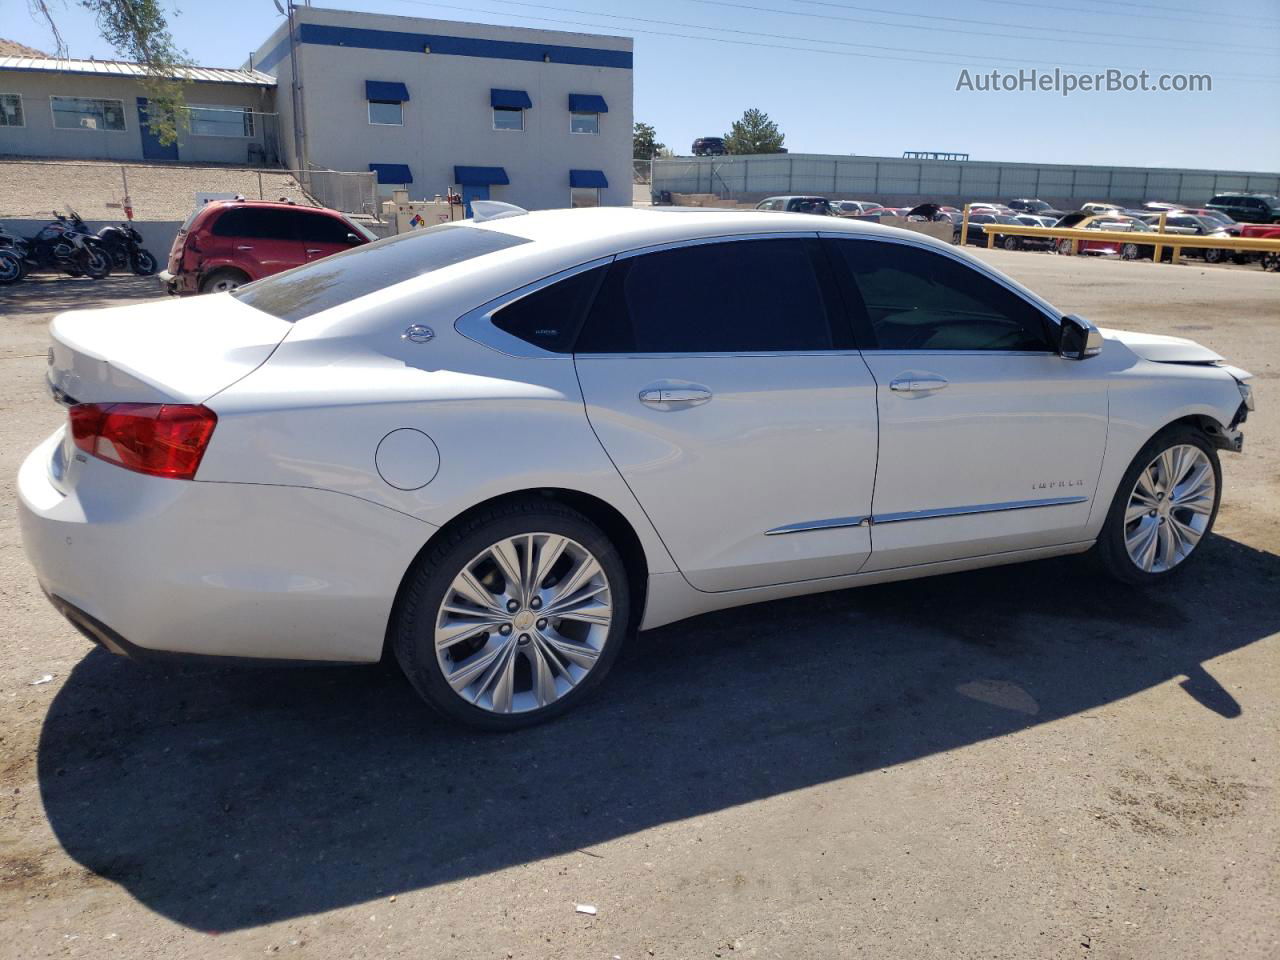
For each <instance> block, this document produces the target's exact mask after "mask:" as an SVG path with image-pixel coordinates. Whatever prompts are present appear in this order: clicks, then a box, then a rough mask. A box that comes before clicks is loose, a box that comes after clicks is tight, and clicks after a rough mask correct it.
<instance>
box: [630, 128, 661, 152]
mask: <svg viewBox="0 0 1280 960" xmlns="http://www.w3.org/2000/svg"><path fill="white" fill-rule="evenodd" d="M631 149H632V154H631V155H632V156H633V157H635V158H636V159H639V160H651V159H653V158H654V157H656V156H657V155H658V154H659V153H661V152H662V151H663V150H666V149H667V145H666V144H665V143H659V142H658V132H657V131H656V130H654V129H653V127H651V126H650V125H649V124H647V123H640V122H639V121H637V122H636V125H635V129H634V130H633V131H632V133H631Z"/></svg>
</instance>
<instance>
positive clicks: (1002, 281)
mask: <svg viewBox="0 0 1280 960" xmlns="http://www.w3.org/2000/svg"><path fill="white" fill-rule="evenodd" d="M818 236H819V237H821V238H822V239H824V240H827V239H829V240H865V241H868V242H871V243H896V244H900V245H901V246H904V247H914V248H916V249H917V250H927V251H929V252H930V253H936V254H938V255H939V256H943V257H949V258H950V259H952V260H954V261H955V262H956V263H959V264H962V265H963V266H966V267H968V268H969V269H970V270H973V271H976V272H977V273H980V274H982V276H984V277H986V278H987V279H988V280H992V281H994V282H995V283H998V284H999V285H1000V286H1002V287H1004V288H1005V289H1006V290H1008V291H1009V292H1010V293H1012V294H1013V295H1014V296H1017V297H1020V298H1022V299H1023V300H1025V301H1026V302H1027V303H1029V304H1030V305H1031V306H1033V307H1035V308H1036V309H1037V310H1039V311H1040V312H1041V313H1042V314H1044V315H1045V316H1046V317H1048V318H1049V320H1050V321H1051V322H1052V323H1053V325H1054V326H1055V327H1057V326H1061V325H1062V314H1060V313H1059V312H1058V311H1057V310H1056V309H1055V308H1054V307H1053V305H1052V304H1050V303H1049V302H1048V301H1046V300H1041V299H1040V298H1039V297H1038V296H1036V295H1035V294H1034V293H1032V292H1031V291H1030V290H1025V289H1023V288H1021V287H1018V286H1016V285H1014V283H1013V282H1012V281H1011V280H1008V279H1007V278H1005V277H1003V276H1001V275H1000V274H998V273H996V272H995V271H993V270H992V269H991V268H990V267H988V266H987V265H986V264H985V263H983V262H982V261H980V260H978V261H974V260H970V259H969V258H968V257H965V256H962V255H960V254H958V253H956V252H955V251H954V250H951V249H949V248H948V247H945V246H944V247H941V248H939V247H935V246H934V245H933V244H931V243H923V242H921V241H919V240H912V239H908V238H906V237H877V236H871V235H868V234H865V233H858V234H853V233H833V232H829V231H819V232H818ZM866 352H867V353H882V352H884V353H890V352H896V353H902V352H907V351H900V350H899V351H881V350H878V349H876V350H871V349H868V350H867V351H866ZM911 352H919V353H934V354H936V353H949V352H953V351H945V350H920V351H911ZM966 352H969V353H986V352H988V351H984V350H972V351H966ZM990 352H991V353H995V352H996V351H990ZM1004 352H1007V353H1014V354H1017V355H1019V356H1025V355H1027V354H1029V353H1037V354H1043V353H1049V354H1050V355H1052V356H1056V354H1054V353H1053V351H1045V350H1013V351H1004Z"/></svg>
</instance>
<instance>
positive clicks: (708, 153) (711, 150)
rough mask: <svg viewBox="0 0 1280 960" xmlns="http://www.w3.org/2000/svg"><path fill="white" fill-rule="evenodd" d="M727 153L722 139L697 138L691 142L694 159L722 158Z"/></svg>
mask: <svg viewBox="0 0 1280 960" xmlns="http://www.w3.org/2000/svg"><path fill="white" fill-rule="evenodd" d="M728 152H729V151H728V150H726V149H725V146H724V137H699V138H698V139H697V140H695V141H693V155H694V156H695V157H723V156H724V155H725V154H726V153H728Z"/></svg>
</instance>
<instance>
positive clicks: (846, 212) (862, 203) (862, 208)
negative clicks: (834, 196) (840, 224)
mask: <svg viewBox="0 0 1280 960" xmlns="http://www.w3.org/2000/svg"><path fill="white" fill-rule="evenodd" d="M828 203H830V205H831V212H832V213H834V214H835V215H836V216H838V217H862V216H867V215H868V214H872V213H877V212H878V211H880V210H883V209H884V208H883V207H882V206H880V204H878V203H876V202H874V201H872V200H830V201H828Z"/></svg>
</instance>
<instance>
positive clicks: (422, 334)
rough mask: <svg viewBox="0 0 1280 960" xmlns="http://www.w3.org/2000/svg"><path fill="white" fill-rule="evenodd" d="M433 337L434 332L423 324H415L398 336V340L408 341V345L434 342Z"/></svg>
mask: <svg viewBox="0 0 1280 960" xmlns="http://www.w3.org/2000/svg"><path fill="white" fill-rule="evenodd" d="M435 336H436V332H435V331H434V330H432V329H431V328H430V327H428V326H427V325H426V324H425V323H415V324H413V325H412V326H410V327H409V328H408V329H407V330H405V332H404V333H402V334H400V339H401V340H408V341H409V342H410V343H426V342H427V341H428V340H434V339H435Z"/></svg>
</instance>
